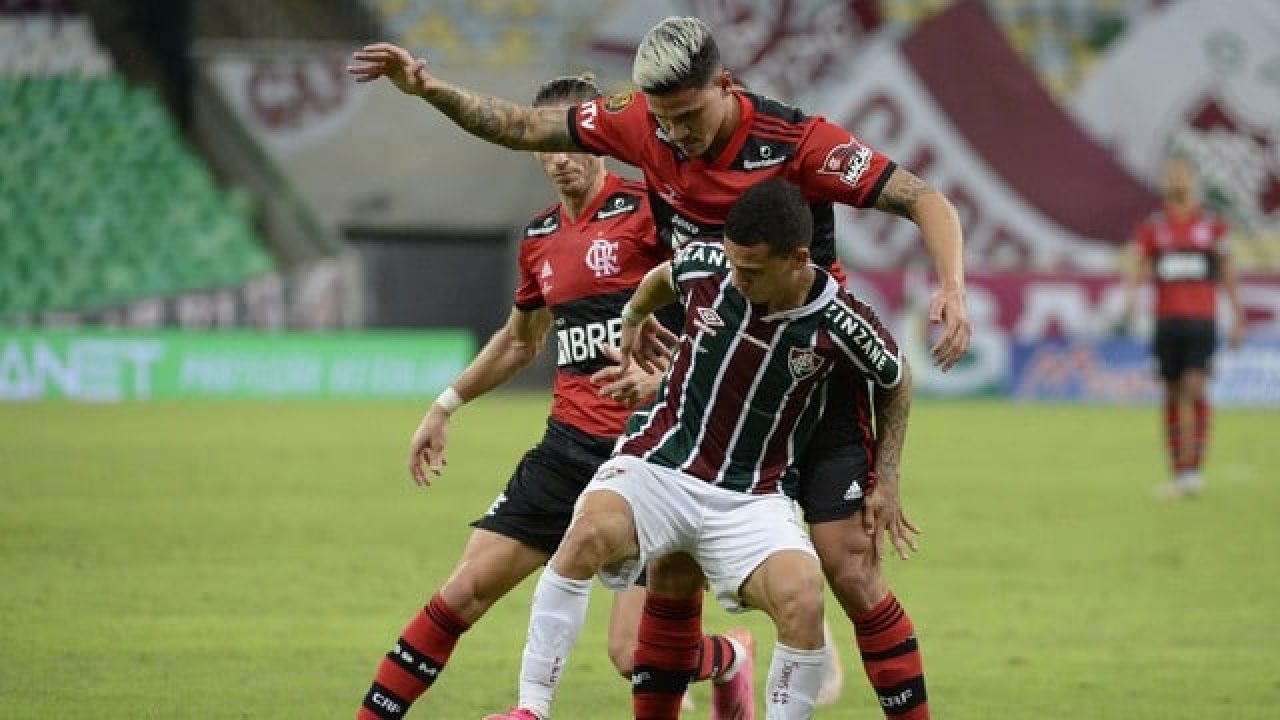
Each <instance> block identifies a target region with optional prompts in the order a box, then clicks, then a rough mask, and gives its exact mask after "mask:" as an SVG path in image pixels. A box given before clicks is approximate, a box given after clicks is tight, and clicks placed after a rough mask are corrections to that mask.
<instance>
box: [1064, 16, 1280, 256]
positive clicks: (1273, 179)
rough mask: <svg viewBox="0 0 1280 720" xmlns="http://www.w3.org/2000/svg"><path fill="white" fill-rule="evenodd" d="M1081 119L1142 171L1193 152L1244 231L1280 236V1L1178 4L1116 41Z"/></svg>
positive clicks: (1086, 94)
mask: <svg viewBox="0 0 1280 720" xmlns="http://www.w3.org/2000/svg"><path fill="white" fill-rule="evenodd" d="M1072 110H1073V112H1074V114H1075V115H1076V117H1077V118H1078V120H1079V122H1080V123H1081V124H1082V125H1083V126H1084V127H1085V128H1086V129H1087V130H1088V131H1089V132H1090V133H1091V134H1092V135H1093V136H1094V137H1095V138H1096V139H1097V140H1098V141H1099V142H1101V143H1103V144H1105V145H1106V146H1108V147H1109V148H1111V150H1112V152H1114V153H1115V154H1116V156H1117V157H1118V158H1120V160H1121V161H1122V162H1123V163H1124V164H1125V165H1126V166H1127V167H1128V168H1129V170H1130V171H1131V172H1133V173H1134V174H1136V175H1139V176H1142V177H1147V178H1150V179H1151V180H1153V181H1154V179H1155V178H1157V177H1158V173H1159V166H1160V161H1161V159H1162V158H1163V157H1164V155H1165V153H1166V152H1167V151H1168V150H1169V149H1174V148H1176V149H1180V150H1182V151H1184V152H1187V153H1189V154H1191V155H1192V156H1193V157H1194V158H1195V159H1196V160H1197V161H1198V162H1199V164H1200V166H1201V168H1202V172H1203V177H1204V182H1205V185H1206V189H1207V190H1208V191H1209V192H1210V193H1211V194H1212V193H1216V194H1217V197H1216V199H1217V200H1218V201H1219V202H1220V203H1221V204H1223V205H1225V206H1226V208H1227V210H1228V213H1229V214H1230V215H1231V217H1232V220H1233V221H1234V222H1235V223H1236V224H1238V225H1240V226H1241V229H1243V230H1245V231H1248V232H1254V233H1266V234H1270V235H1275V234H1276V233H1280V2H1276V0H1229V1H1227V2H1224V1H1223V0H1183V2H1177V3H1169V4H1168V5H1167V6H1166V7H1165V8H1164V9H1163V10H1161V11H1159V12H1153V13H1151V14H1149V15H1147V16H1146V17H1145V21H1144V22H1142V23H1136V24H1134V25H1133V26H1132V27H1131V28H1130V30H1129V32H1128V33H1127V34H1126V35H1125V36H1123V37H1122V38H1121V39H1120V40H1118V41H1117V42H1116V44H1115V45H1114V46H1113V47H1111V48H1109V49H1108V51H1107V52H1106V54H1105V55H1104V56H1103V57H1102V59H1101V60H1100V62H1099V63H1098V65H1097V66H1095V67H1094V68H1093V69H1092V70H1091V71H1090V73H1089V75H1088V77H1087V78H1086V80H1085V82H1084V83H1083V84H1082V86H1081V88H1080V90H1079V91H1078V93H1077V94H1076V97H1075V99H1074V102H1073V108H1072Z"/></svg>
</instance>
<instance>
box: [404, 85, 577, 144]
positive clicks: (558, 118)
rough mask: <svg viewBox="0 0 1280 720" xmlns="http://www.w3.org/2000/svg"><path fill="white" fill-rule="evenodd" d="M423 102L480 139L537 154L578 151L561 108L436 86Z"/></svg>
mask: <svg viewBox="0 0 1280 720" xmlns="http://www.w3.org/2000/svg"><path fill="white" fill-rule="evenodd" d="M423 97H424V98H425V99H426V101H427V102H429V103H431V104H432V105H434V106H435V107H436V109H437V110H439V111H440V112H442V113H444V114H445V115H447V116H448V117H449V119H450V120H453V121H454V122H455V123H457V125H458V127H460V128H462V129H463V130H466V131H467V132H469V133H471V134H472V135H475V136H476V137H478V138H480V139H481V140H488V141H489V142H491V143H495V144H497V145H502V146H504V147H508V148H511V149H512V150H534V151H541V152H557V151H563V152H581V151H582V149H581V148H579V147H578V146H577V145H576V144H575V143H574V141H573V137H572V136H571V135H570V134H569V120H568V112H567V111H566V110H565V108H563V107H531V106H529V105H520V104H518V103H514V102H511V101H510V100H503V99H501V98H496V97H491V96H488V95H483V94H481V93H477V92H472V91H470V90H467V89H465V88H460V87H457V86H456V85H449V84H440V85H437V86H433V87H432V88H431V89H430V90H428V91H427V92H425V93H424V94H423Z"/></svg>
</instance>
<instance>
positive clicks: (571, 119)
mask: <svg viewBox="0 0 1280 720" xmlns="http://www.w3.org/2000/svg"><path fill="white" fill-rule="evenodd" d="M565 122H567V123H568V124H569V137H570V138H572V139H573V144H574V145H577V146H578V147H580V148H582V149H583V150H585V151H587V152H589V153H591V154H592V155H604V154H605V153H602V152H600V151H599V150H597V149H595V148H593V147H591V145H589V144H588V143H587V141H586V140H584V139H583V137H582V134H581V133H579V132H578V106H577V105H570V106H569V109H568V110H566V111H565Z"/></svg>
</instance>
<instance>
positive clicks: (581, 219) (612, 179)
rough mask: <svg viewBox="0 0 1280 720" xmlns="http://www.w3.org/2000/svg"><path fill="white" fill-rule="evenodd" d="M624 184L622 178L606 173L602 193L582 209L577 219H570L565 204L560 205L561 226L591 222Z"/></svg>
mask: <svg viewBox="0 0 1280 720" xmlns="http://www.w3.org/2000/svg"><path fill="white" fill-rule="evenodd" d="M621 183H622V178H620V177H618V176H617V175H614V174H613V173H611V172H608V171H606V172H605V174H604V182H603V183H602V184H601V185H600V192H598V193H596V196H595V197H593V198H591V202H589V203H587V205H586V207H584V208H583V209H582V214H581V215H579V216H578V217H577V218H576V219H575V218H571V217H569V211H567V210H565V207H564V203H560V224H561V226H569V225H581V224H583V223H586V222H590V220H591V218H593V217H595V216H596V213H598V212H600V206H601V205H604V201H605V200H607V199H608V198H609V196H610V195H612V194H613V191H614V190H617V189H618V185H620V184H621Z"/></svg>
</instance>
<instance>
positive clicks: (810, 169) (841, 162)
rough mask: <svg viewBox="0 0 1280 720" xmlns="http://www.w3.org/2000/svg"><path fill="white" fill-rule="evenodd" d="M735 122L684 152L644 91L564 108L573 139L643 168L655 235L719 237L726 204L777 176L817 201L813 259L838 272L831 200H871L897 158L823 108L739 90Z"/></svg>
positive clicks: (681, 240)
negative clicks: (715, 149) (710, 150)
mask: <svg viewBox="0 0 1280 720" xmlns="http://www.w3.org/2000/svg"><path fill="white" fill-rule="evenodd" d="M737 100H738V103H739V106H740V108H741V122H740V123H739V124H738V128H737V130H736V131H735V132H734V134H733V137H732V138H731V139H730V140H729V142H728V144H727V145H726V146H725V147H724V149H723V150H722V151H721V152H720V154H719V156H718V157H716V158H715V159H713V160H706V159H705V158H701V157H695V158H691V157H688V156H687V155H685V154H684V152H683V151H681V150H680V149H679V148H678V147H677V146H675V145H674V144H672V143H671V142H670V140H669V139H668V138H667V136H666V134H665V133H664V132H663V131H662V128H661V127H660V126H659V125H658V122H657V120H655V119H654V117H653V115H652V114H651V113H650V112H649V105H648V101H647V100H646V98H645V95H644V93H641V92H629V93H623V94H620V95H613V96H610V97H606V98H597V99H595V100H592V101H590V102H585V103H582V104H581V105H577V106H575V107H571V108H569V111H568V112H569V117H568V123H569V130H570V133H571V134H572V135H573V138H574V141H575V142H576V143H577V144H578V145H579V146H580V147H582V148H583V149H585V150H587V151H588V152H592V153H595V154H597V155H609V156H611V157H614V158H617V159H618V160H621V161H622V162H625V163H628V164H630V165H634V166H636V167H638V168H640V169H641V170H642V171H643V172H644V179H645V184H646V185H647V187H648V189H649V193H650V195H649V199H650V203H651V205H652V207H653V214H654V221H655V222H656V224H657V227H658V233H659V236H660V237H661V238H662V240H663V242H664V243H665V244H666V245H667V246H668V247H670V248H672V249H675V248H679V247H680V246H682V245H684V244H686V243H688V242H690V241H693V240H703V241H707V240H714V241H717V242H718V241H719V240H720V238H721V237H722V234H723V227H724V220H725V217H726V216H727V215H728V214H729V208H730V207H731V206H732V205H733V203H734V201H735V200H736V199H737V198H738V197H739V196H740V195H741V194H742V192H743V191H744V190H746V189H747V188H749V187H751V186H752V185H755V184H757V183H759V182H761V181H763V180H765V179H768V178H770V177H774V176H779V175H780V176H782V177H784V178H786V179H787V180H789V181H791V182H792V183H795V184H796V185H797V186H799V187H800V189H801V190H802V191H803V192H804V194H805V197H806V198H807V199H808V200H809V202H810V208H811V209H812V211H813V217H814V228H813V233H814V234H813V242H812V246H811V252H812V253H813V259H814V262H815V263H817V264H818V265H820V266H822V267H823V268H827V269H829V270H831V271H832V272H833V274H834V275H836V277H837V279H838V280H841V281H843V280H844V277H843V272H842V271H841V270H840V268H839V264H838V263H837V261H836V248H835V213H834V208H833V207H832V203H843V204H846V205H850V206H853V207H869V206H871V205H874V204H875V202H876V199H877V198H878V197H879V195H880V191H881V190H882V189H883V187H884V184H885V183H886V182H887V181H888V179H889V176H890V175H891V174H892V171H893V168H894V167H895V165H894V163H893V162H892V161H891V160H889V159H888V158H887V157H885V156H884V155H881V154H880V153H878V152H876V151H874V150H872V149H871V148H869V147H867V146H866V145H865V144H863V143H862V142H861V141H859V140H858V139H857V138H856V137H854V136H853V135H852V134H850V133H849V132H848V131H847V130H844V129H843V128H841V127H839V126H838V125H835V124H832V123H830V122H828V121H827V120H825V119H823V118H822V117H817V116H813V117H810V116H808V115H805V114H804V113H803V112H801V111H800V110H798V109H796V108H794V107H791V106H789V105H784V104H783V103H780V102H778V101H776V100H772V99H770V98H767V97H764V96H762V95H757V94H754V93H750V92H746V91H739V92H738V93H737Z"/></svg>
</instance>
